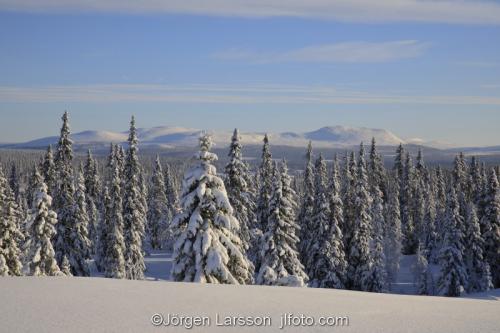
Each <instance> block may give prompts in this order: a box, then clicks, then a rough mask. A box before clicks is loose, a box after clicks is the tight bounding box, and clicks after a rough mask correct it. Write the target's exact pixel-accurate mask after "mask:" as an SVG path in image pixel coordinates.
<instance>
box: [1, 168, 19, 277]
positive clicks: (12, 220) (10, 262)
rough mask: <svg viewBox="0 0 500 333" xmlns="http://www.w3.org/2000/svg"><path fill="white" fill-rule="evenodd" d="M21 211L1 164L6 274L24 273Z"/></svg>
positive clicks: (2, 223) (2, 244)
mask: <svg viewBox="0 0 500 333" xmlns="http://www.w3.org/2000/svg"><path fill="white" fill-rule="evenodd" d="M20 217H21V215H20V212H19V209H18V205H17V202H16V201H15V198H14V193H13V192H12V190H11V189H10V186H9V184H8V182H7V179H6V178H5V176H4V173H3V170H2V167H1V165H0V256H1V257H3V260H4V261H5V264H4V268H3V272H4V275H11V276H20V275H22V268H23V265H22V263H21V251H20V250H19V246H18V244H19V243H20V241H22V240H23V239H24V236H23V234H22V233H21V231H20V230H19V225H20V221H19V220H20Z"/></svg>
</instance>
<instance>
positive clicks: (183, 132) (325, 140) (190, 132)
mask: <svg viewBox="0 0 500 333" xmlns="http://www.w3.org/2000/svg"><path fill="white" fill-rule="evenodd" d="M137 132H138V137H139V141H140V142H141V145H155V146H159V147H164V148H173V147H192V146H195V145H196V144H197V143H198V137H199V136H200V134H201V133H202V130H199V129H193V128H184V127H170V126H159V127H153V128H140V129H138V131H137ZM208 132H209V133H211V134H212V135H213V138H214V141H215V143H216V144H217V145H219V146H225V145H227V144H228V143H229V142H230V139H231V135H232V131H208ZM268 135H269V139H270V140H271V142H272V144H273V145H282V146H293V147H304V146H305V145H306V144H307V142H308V141H309V140H311V141H313V143H314V145H315V146H316V147H325V148H326V147H344V146H353V145H358V144H359V143H360V142H365V143H366V144H368V143H369V142H370V141H371V139H372V137H375V139H376V140H377V143H378V144H379V145H389V146H395V145H398V144H399V143H406V142H405V140H403V139H401V138H399V137H397V136H396V135H394V134H393V133H391V132H389V131H387V130H384V129H373V128H365V127H360V128H356V127H346V126H332V127H323V128H320V129H318V130H315V131H311V132H302V133H300V132H283V133H269V134H268ZM127 136H128V133H127V132H111V131H84V132H79V133H74V134H72V136H71V137H72V139H73V141H74V142H75V144H77V145H85V144H108V143H110V142H114V143H118V142H125V141H126V140H127ZM241 136H242V141H243V144H246V145H260V144H261V143H262V139H263V137H264V133H259V132H242V133H241ZM57 140H58V137H57V136H52V137H46V138H41V139H36V140H32V141H29V142H25V143H20V144H15V145H13V146H18V147H30V148H37V147H45V146H47V145H49V144H56V143H57Z"/></svg>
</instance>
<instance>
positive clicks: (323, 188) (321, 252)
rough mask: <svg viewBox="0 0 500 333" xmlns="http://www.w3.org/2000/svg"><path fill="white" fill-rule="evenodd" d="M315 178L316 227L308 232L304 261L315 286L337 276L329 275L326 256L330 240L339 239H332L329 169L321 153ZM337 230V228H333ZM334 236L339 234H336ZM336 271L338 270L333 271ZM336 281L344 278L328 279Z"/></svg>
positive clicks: (314, 215) (316, 166) (314, 210)
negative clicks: (328, 183) (328, 184)
mask: <svg viewBox="0 0 500 333" xmlns="http://www.w3.org/2000/svg"><path fill="white" fill-rule="evenodd" d="M314 178H315V192H314V199H313V203H314V209H313V216H312V224H313V225H314V229H309V230H308V232H309V234H310V236H309V237H310V239H311V242H310V244H309V248H308V250H307V251H306V256H305V257H304V260H303V262H304V263H305V264H306V265H305V266H306V268H307V275H308V276H309V279H310V281H311V282H310V285H311V286H313V287H319V286H320V285H322V284H324V283H325V282H326V281H324V280H325V278H326V279H330V278H332V277H335V276H328V275H329V274H328V273H329V269H330V268H331V267H327V265H328V264H330V263H331V262H328V260H329V259H330V258H328V257H325V254H326V255H327V256H330V255H331V253H328V252H327V250H326V249H325V248H327V249H330V248H331V246H332V245H333V244H330V243H329V242H330V241H338V240H336V239H331V236H332V235H331V234H330V233H329V231H330V218H331V210H330V198H329V197H328V186H327V178H328V175H327V169H326V162H325V160H324V159H323V156H322V155H321V154H320V155H319V157H318V158H317V159H316V163H315V170H314ZM333 232H336V230H333ZM333 236H337V235H336V234H334V235H333ZM332 273H336V272H332ZM330 282H332V283H334V284H337V285H341V283H342V280H341V279H338V280H337V281H328V283H330Z"/></svg>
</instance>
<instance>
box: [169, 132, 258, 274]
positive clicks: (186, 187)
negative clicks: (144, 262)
mask: <svg viewBox="0 0 500 333" xmlns="http://www.w3.org/2000/svg"><path fill="white" fill-rule="evenodd" d="M211 146H212V140H211V138H210V136H209V135H207V134H205V135H203V136H202V137H200V151H199V152H198V154H196V158H197V160H198V164H197V165H196V166H194V167H193V168H191V169H190V170H188V171H187V172H186V173H185V175H184V179H183V181H182V194H181V206H182V212H181V213H179V214H178V215H177V216H176V217H175V218H174V220H173V222H172V224H173V228H174V231H175V234H176V235H177V241H176V242H175V245H174V255H173V258H174V260H173V266H172V278H173V279H174V280H175V281H185V282H202V283H225V284H248V283H251V282H252V274H253V266H252V264H251V262H250V261H249V260H248V259H247V258H246V256H245V254H244V253H243V252H242V243H241V240H240V239H239V237H238V236H237V234H236V233H235V231H237V230H238V229H239V226H238V224H239V222H238V220H237V219H236V218H235V217H234V215H233V208H232V207H231V204H230V203H229V199H228V197H227V192H226V188H225V186H224V182H223V181H222V179H221V178H219V177H218V176H217V173H216V169H215V167H214V166H213V164H212V163H213V162H214V161H216V160H217V155H215V154H213V153H211V152H210V148H211Z"/></svg>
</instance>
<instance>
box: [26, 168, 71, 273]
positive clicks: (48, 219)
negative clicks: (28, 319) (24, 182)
mask: <svg viewBox="0 0 500 333" xmlns="http://www.w3.org/2000/svg"><path fill="white" fill-rule="evenodd" d="M33 175H34V176H33V180H32V182H33V184H34V187H35V188H36V190H35V192H34V193H33V194H32V197H33V201H32V203H31V209H30V211H29V212H28V222H27V224H26V227H27V235H28V238H27V241H26V244H25V247H26V257H25V262H26V266H27V270H28V272H27V274H28V275H33V276H59V275H62V273H61V271H60V269H59V266H58V265H57V262H56V259H55V251H54V248H53V247H52V242H51V239H52V238H53V237H54V235H55V233H56V228H55V225H56V224H57V214H56V213H55V212H54V211H53V210H51V205H52V197H51V196H50V195H48V194H47V185H46V184H45V182H44V180H43V178H42V176H41V175H40V172H39V171H38V169H37V168H36V167H35V170H34V173H33Z"/></svg>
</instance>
